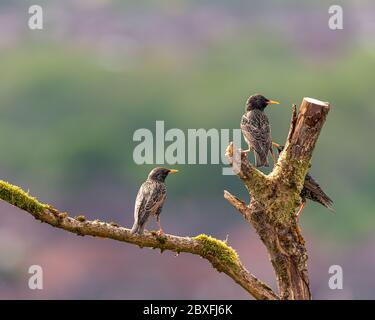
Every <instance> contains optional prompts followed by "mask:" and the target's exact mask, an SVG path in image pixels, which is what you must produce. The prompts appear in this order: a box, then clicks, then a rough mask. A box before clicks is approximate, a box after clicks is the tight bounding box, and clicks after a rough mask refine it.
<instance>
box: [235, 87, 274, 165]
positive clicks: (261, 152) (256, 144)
mask: <svg viewBox="0 0 375 320" xmlns="http://www.w3.org/2000/svg"><path fill="white" fill-rule="evenodd" d="M270 103H278V102H276V101H272V100H269V99H267V98H265V97H263V96H262V95H260V94H257V95H253V96H250V97H249V98H248V99H247V101H246V112H245V114H244V115H243V116H242V118H241V124H240V127H241V131H242V134H243V136H244V138H245V140H246V142H247V144H248V146H249V151H250V150H252V151H254V157H255V166H256V167H268V166H269V162H268V153H269V152H271V154H272V156H273V153H272V137H271V126H270V124H269V121H268V117H267V115H266V114H265V113H264V109H265V108H266V107H267V105H268V104H270Z"/></svg>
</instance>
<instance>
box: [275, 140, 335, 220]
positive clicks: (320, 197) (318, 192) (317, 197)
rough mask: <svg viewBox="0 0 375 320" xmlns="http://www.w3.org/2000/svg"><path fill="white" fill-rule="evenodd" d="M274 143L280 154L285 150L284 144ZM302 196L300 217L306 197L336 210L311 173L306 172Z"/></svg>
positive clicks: (298, 214)
mask: <svg viewBox="0 0 375 320" xmlns="http://www.w3.org/2000/svg"><path fill="white" fill-rule="evenodd" d="M272 144H273V145H274V146H275V148H276V149H277V151H278V153H279V154H280V153H281V152H282V151H283V150H284V146H280V145H279V144H277V143H275V142H272ZM300 196H301V198H302V204H301V206H300V208H299V210H298V213H297V217H299V216H300V214H301V213H302V210H303V208H304V207H305V204H306V199H309V200H312V201H315V202H318V203H320V204H321V205H323V206H325V207H326V208H328V209H329V210H331V211H335V210H334V209H333V201H332V199H331V198H330V197H328V196H327V195H326V194H325V192H324V191H323V190H322V188H321V187H320V186H319V184H318V183H317V182H316V181H315V179H314V178H313V177H312V176H311V175H310V174H309V173H307V174H306V177H305V182H304V184H303V188H302V191H301V194H300Z"/></svg>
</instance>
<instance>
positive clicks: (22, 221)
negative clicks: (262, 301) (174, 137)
mask: <svg viewBox="0 0 375 320" xmlns="http://www.w3.org/2000/svg"><path fill="white" fill-rule="evenodd" d="M36 2H37V3H36ZM32 4H39V5H41V6H42V7H43V9H44V29H43V30H41V31H36V30H35V31H32V30H30V29H29V28H28V24H27V22H28V19H29V16H30V15H29V14H28V8H29V6H30V5H32ZM332 4H335V3H332ZM330 5H331V4H330V3H327V2H326V1H315V2H314V3H310V4H307V3H302V2H301V1H291V0H289V1H285V0H284V1H267V3H259V2H258V1H250V0H246V1H245V0H241V1H239V0H238V1H230V2H229V1H224V0H210V1H208V0H203V1H202V0H200V1H195V0H190V1H183V0H180V1H173V2H172V1H163V0H158V1H150V0H147V1H144V0H142V1H123V0H122V1H120V0H118V1H115V0H113V1H111V0H79V1H78V0H74V1H72V0H67V1H64V2H62V1H57V0H48V1H43V0H38V1H17V2H15V1H10V0H9V1H1V2H0V57H1V59H0V150H1V156H0V179H3V180H6V181H9V182H11V183H13V184H16V185H19V186H21V187H22V188H24V189H25V190H30V193H31V194H32V195H34V196H36V197H37V198H38V199H40V200H41V201H42V202H47V203H50V204H52V205H54V206H55V207H57V208H59V209H61V210H62V211H68V212H69V213H70V214H71V215H73V216H74V215H78V214H84V215H85V216H86V217H87V218H88V219H96V218H100V219H101V220H105V221H115V222H117V223H119V224H121V225H124V226H128V227H129V226H131V225H132V223H133V205H134V199H135V196H136V194H137V191H138V188H139V186H140V184H141V183H142V182H143V180H144V179H145V178H146V176H147V174H148V172H149V170H150V169H151V168H152V167H153V166H148V165H144V166H138V165H136V164H135V163H134V161H133V149H134V147H135V146H136V145H137V143H136V142H133V133H134V131H135V130H136V129H138V128H148V129H150V130H151V131H153V132H154V131H155V121H156V120H164V121H165V126H166V130H168V129H169V128H180V129H183V130H186V129H187V128H206V129H209V128H218V129H220V128H229V129H231V128H239V121H240V117H241V115H242V113H243V110H244V106H245V101H246V98H247V97H248V96H249V95H250V94H252V93H257V92H259V93H262V94H264V95H265V96H266V97H268V98H270V99H274V100H278V101H280V102H281V105H280V106H276V107H269V108H268V109H267V114H268V115H269V117H270V121H271V122H272V130H273V137H274V140H275V141H279V142H283V141H284V140H285V137H286V135H287V130H288V127H289V118H290V111H291V108H290V105H291V104H292V103H296V104H297V105H299V104H300V102H301V100H302V98H303V97H304V96H310V97H314V98H317V99H320V100H323V101H329V102H330V103H331V105H332V110H331V112H330V114H329V116H328V119H327V122H326V125H325V126H324V128H323V131H322V133H321V136H320V139H319V141H318V144H317V147H316V150H315V153H314V158H313V162H312V168H311V173H312V175H313V176H314V177H315V178H316V179H317V180H318V181H319V182H320V184H321V186H322V187H323V188H324V190H325V191H326V192H327V193H328V194H329V195H330V196H331V197H332V199H333V200H334V206H335V209H336V213H335V214H331V213H330V212H329V211H327V210H326V209H325V208H324V207H322V206H320V205H318V204H315V203H311V202H308V204H307V206H306V208H305V210H304V213H303V216H302V218H301V225H302V226H301V227H302V230H303V233H304V235H305V238H306V241H307V246H308V251H309V270H310V276H311V283H312V294H313V297H314V298H315V299H371V298H375V278H374V277H373V270H374V269H375V250H374V245H375V234H374V232H373V230H374V226H375V212H374V187H375V182H374V173H375V162H374V160H373V159H374V156H375V151H374V148H372V146H373V141H372V138H373V136H374V120H375V111H374V110H375V109H374V103H375V102H374V98H373V95H372V91H373V86H374V81H375V74H374V69H375V44H374V36H375V4H374V2H373V1H370V0H368V1H365V0H363V1H359V0H358V1H350V2H349V1H340V5H342V7H343V10H344V29H343V30H330V29H329V28H328V19H329V16H330V15H329V14H328V8H329V6H330ZM174 167H176V168H177V169H179V170H180V172H179V174H178V175H175V176H173V177H170V178H169V179H168V181H167V182H168V200H167V203H166V205H165V206H164V210H163V214H162V217H161V221H162V224H163V227H164V229H165V230H166V232H167V233H172V234H176V235H191V236H194V235H197V234H199V233H207V234H211V235H213V236H215V237H217V238H219V239H225V238H226V236H227V235H228V238H229V244H230V245H231V246H233V247H234V248H235V249H236V250H237V251H238V253H239V255H240V257H241V259H242V261H243V262H244V264H245V265H246V266H247V267H248V269H249V270H250V271H251V272H253V273H254V274H255V275H256V276H258V277H259V278H260V279H262V280H264V281H266V282H268V283H269V284H270V285H272V287H273V288H275V285H276V284H275V279H274V275H273V271H272V268H271V265H270V262H269V261H268V257H267V253H266V250H265V248H264V247H263V245H262V244H261V242H260V240H259V239H258V238H257V236H256V234H255V233H254V231H253V230H252V229H251V228H250V226H249V225H247V224H246V223H245V222H244V221H243V219H242V217H241V216H240V215H239V214H238V213H237V212H236V211H235V210H234V209H233V208H232V207H231V206H230V205H229V204H228V203H227V202H226V201H225V200H224V199H223V190H224V189H227V190H229V191H231V192H232V193H234V194H236V195H238V196H240V197H242V198H243V199H245V200H246V201H248V200H249V199H248V196H247V195H246V191H245V189H244V187H243V185H242V184H241V182H240V181H239V179H238V178H237V177H234V176H223V175H222V174H221V171H222V167H223V166H222V165H178V166H174ZM149 228H150V229H156V225H155V222H152V223H151V225H149ZM33 264H37V265H41V266H42V267H43V270H44V289H43V290H30V289H29V288H28V279H29V277H30V274H28V268H29V266H30V265H33ZM331 265H340V266H341V267H342V268H343V273H344V282H343V285H344V288H343V290H331V289H329V287H328V280H329V277H330V274H329V273H328V269H329V267H330V266H331ZM0 298H2V299H13V298H18V299H46V298H52V299H67V298H71V299H153V298H159V299H184V298H186V299H218V298H220V299H247V298H249V296H248V295H247V293H246V292H245V291H244V290H243V289H242V288H241V287H239V286H238V285H237V284H235V283H234V282H233V281H232V280H231V279H230V278H228V277H227V276H226V275H224V274H219V273H217V272H216V271H213V269H212V268H211V266H210V265H209V264H208V263H207V262H206V261H205V260H203V259H200V258H198V257H197V256H193V255H189V254H181V255H179V256H178V257H176V256H175V255H174V254H173V253H171V252H164V253H163V254H160V251H157V250H150V249H146V248H145V249H142V250H140V249H139V248H138V247H135V246H132V245H128V244H124V243H120V242H116V241H111V240H100V239H95V238H90V237H83V238H82V237H77V236H76V235H74V234H70V233H68V232H65V231H62V230H58V229H54V228H52V227H50V226H48V225H45V224H40V223H38V222H36V221H35V220H34V219H33V218H32V217H31V216H30V215H28V214H25V213H23V212H22V211H20V210H18V209H15V208H13V207H11V206H10V205H8V204H6V203H4V202H1V203H0Z"/></svg>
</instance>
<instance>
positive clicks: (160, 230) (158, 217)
mask: <svg viewBox="0 0 375 320" xmlns="http://www.w3.org/2000/svg"><path fill="white" fill-rule="evenodd" d="M156 222H157V224H158V226H159V231H158V234H159V235H163V234H164V230H163V227H162V226H161V224H160V215H158V216H157V217H156Z"/></svg>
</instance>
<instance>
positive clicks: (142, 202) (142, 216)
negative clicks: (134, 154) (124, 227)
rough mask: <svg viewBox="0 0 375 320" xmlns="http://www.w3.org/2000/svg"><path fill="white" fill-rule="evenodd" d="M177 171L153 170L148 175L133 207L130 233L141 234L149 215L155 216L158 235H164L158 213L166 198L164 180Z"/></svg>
mask: <svg viewBox="0 0 375 320" xmlns="http://www.w3.org/2000/svg"><path fill="white" fill-rule="evenodd" d="M176 172H177V170H170V169H166V168H159V167H158V168H154V169H153V170H152V171H151V172H150V173H149V175H148V178H147V180H146V181H145V182H144V183H143V184H142V185H141V187H140V188H139V191H138V194H137V198H136V200H135V206H134V225H133V228H132V230H131V233H133V234H134V233H138V234H142V233H143V230H144V228H145V225H146V222H147V220H148V219H149V217H150V216H151V215H154V216H156V221H157V223H158V226H159V228H160V230H159V233H161V234H162V233H164V231H163V228H162V227H161V225H160V213H161V211H162V208H163V204H164V202H165V199H166V196H167V188H166V186H165V179H166V178H167V176H168V174H170V173H176Z"/></svg>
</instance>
